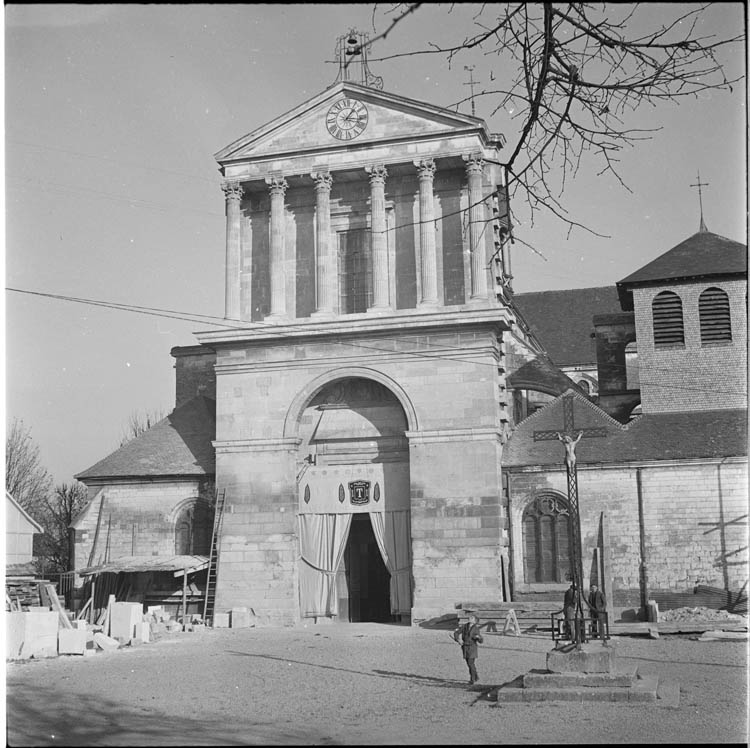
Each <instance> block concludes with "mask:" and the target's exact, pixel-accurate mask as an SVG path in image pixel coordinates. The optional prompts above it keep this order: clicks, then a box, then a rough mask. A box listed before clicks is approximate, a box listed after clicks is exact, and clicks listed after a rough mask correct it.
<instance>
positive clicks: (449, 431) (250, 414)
mask: <svg viewBox="0 0 750 748" xmlns="http://www.w3.org/2000/svg"><path fill="white" fill-rule="evenodd" d="M342 339H343V340H346V339H347V338H346V337H345V336H343V337H341V338H339V339H338V340H325V339H324V340H316V339H309V338H308V339H304V338H303V339H301V340H298V341H293V340H289V339H288V338H281V339H279V340H277V341H275V342H274V343H273V344H271V343H268V344H264V345H253V344H252V343H244V344H243V343H237V344H236V345H234V346H233V347H231V348H229V347H227V348H219V349H218V359H217V366H216V371H217V385H218V387H217V389H218V393H217V395H218V396H217V442H216V446H217V482H218V485H219V487H220V488H225V489H226V491H227V494H226V495H227V504H228V505H230V506H231V510H228V512H227V513H226V514H225V520H224V529H223V533H222V544H221V556H220V561H219V583H218V589H217V609H219V610H221V609H223V608H229V607H235V606H238V605H246V606H248V607H250V608H253V610H254V611H255V613H256V614H257V615H258V616H259V617H261V619H266V620H268V621H272V622H280V623H289V622H292V621H294V620H296V619H297V618H298V615H299V612H298V595H297V554H298V539H297V527H296V518H295V507H296V502H297V486H296V475H297V473H298V472H299V470H300V469H301V468H302V466H303V463H302V461H301V455H300V454H299V452H298V445H299V443H300V437H299V429H298V419H299V418H300V417H301V415H302V413H303V412H304V410H305V406H306V404H307V403H309V402H310V400H311V399H312V398H313V397H314V396H315V394H316V393H317V392H319V391H320V390H321V388H323V387H324V386H326V385H327V384H329V383H330V382H333V381H336V380H338V379H343V378H347V377H355V378H363V379H371V380H374V381H377V382H379V383H380V384H381V385H383V386H384V387H386V388H388V389H389V390H390V391H391V392H392V393H393V394H394V395H395V396H396V398H397V399H398V401H399V403H400V404H401V407H402V408H403V410H404V413H405V416H406V421H407V423H408V428H409V430H408V431H407V432H406V437H407V439H408V441H409V455H410V480H411V489H410V492H411V502H412V504H411V507H412V538H413V557H414V559H413V577H414V585H415V589H414V605H413V615H414V617H415V618H419V619H422V618H428V617H431V616H433V615H442V614H444V613H446V612H449V611H450V610H452V609H453V605H454V604H455V603H456V602H460V601H461V600H465V599H466V597H467V595H469V596H473V597H480V598H482V599H495V598H497V597H498V596H500V595H502V575H501V557H502V554H503V553H504V552H505V548H506V546H507V532H506V529H505V521H504V517H503V509H502V506H501V491H500V452H501V441H500V433H501V422H500V415H499V404H498V403H499V389H500V382H501V375H500V373H499V372H498V366H497V362H498V360H499V358H500V352H499V343H498V329H497V327H496V325H495V324H494V323H491V324H486V323H485V324H483V325H476V326H473V327H472V326H467V325H462V326H461V327H460V329H455V330H453V329H450V327H449V324H448V323H447V322H446V324H444V325H441V326H438V327H435V328H431V329H427V330H421V331H419V332H411V333H410V332H408V329H407V330H404V332H401V333H400V334H399V335H397V336H391V337H388V338H387V339H386V340H383V339H382V338H381V336H380V335H379V334H377V333H375V334H373V335H371V336H359V337H356V338H354V339H353V340H356V342H357V343H359V344H362V346H363V347H362V348H358V346H357V345H353V346H349V347H344V346H343V345H342V343H341V342H340V340H342ZM443 348H444V349H446V350H450V351H452V355H451V357H447V356H441V357H435V356H434V355H430V356H425V357H420V356H418V355H413V354H414V353H415V352H417V353H418V352H420V351H429V352H430V353H435V352H439V351H440V350H441V349H443ZM373 350H379V351H381V353H379V354H378V353H373ZM363 351H364V352H363ZM457 351H460V352H459V353H457ZM457 382H460V383H461V386H460V387H456V383H457Z"/></svg>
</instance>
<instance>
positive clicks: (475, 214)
mask: <svg viewBox="0 0 750 748" xmlns="http://www.w3.org/2000/svg"><path fill="white" fill-rule="evenodd" d="M463 158H464V161H466V174H467V177H468V182H469V246H470V250H471V300H472V301H473V300H478V299H486V298H487V267H486V265H487V259H486V252H485V251H484V242H483V238H484V233H483V229H484V226H485V220H484V219H485V209H484V203H482V202H481V200H482V171H483V169H484V159H483V158H482V156H481V155H480V154H478V153H472V154H471V155H468V156H464V157H463Z"/></svg>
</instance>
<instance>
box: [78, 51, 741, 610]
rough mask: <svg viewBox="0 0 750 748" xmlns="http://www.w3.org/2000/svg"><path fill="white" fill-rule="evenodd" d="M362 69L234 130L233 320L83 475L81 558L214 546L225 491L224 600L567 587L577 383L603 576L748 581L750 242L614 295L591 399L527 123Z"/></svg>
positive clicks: (433, 602) (445, 601) (437, 600)
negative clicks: (547, 228) (531, 239)
mask: <svg viewBox="0 0 750 748" xmlns="http://www.w3.org/2000/svg"><path fill="white" fill-rule="evenodd" d="M342 44H346V39H342ZM342 49H343V47H342ZM342 70H343V71H346V68H344V67H343V66H342ZM362 70H363V71H364V72H363V74H362V75H361V77H360V79H359V81H355V80H353V79H350V77H349V76H347V75H343V76H341V79H340V80H338V81H337V82H336V83H334V84H333V85H332V86H330V87H329V88H327V89H325V90H324V91H322V92H321V93H320V94H318V95H317V96H314V97H313V98H311V99H309V100H308V101H305V102H304V103H302V104H300V105H299V106H298V107H296V108H295V109H293V110H292V111H290V112H288V113H286V114H284V115H282V116H280V117H278V118H277V119H275V120H273V121H272V122H270V123H268V124H267V125H264V126H263V127H261V128H259V129H257V130H255V131H253V132H251V133H249V134H248V135H245V136H243V137H241V138H239V139H238V140H237V141H235V142H234V143H232V144H230V145H229V146H227V147H226V148H224V149H222V150H221V151H219V153H218V154H216V159H217V161H218V164H219V167H220V170H221V174H222V177H223V180H224V181H223V189H224V193H225V196H226V247H225V257H224V258H223V260H224V262H225V267H226V283H225V288H224V297H225V314H224V316H225V320H226V325H225V327H223V328H221V329H214V330H211V331H205V332H196V339H197V344H196V345H194V346H188V347H180V348H175V349H173V350H172V355H173V357H174V359H175V372H176V402H175V409H174V411H173V412H172V413H171V414H170V415H169V416H168V417H167V418H165V419H164V420H163V421H162V422H160V423H159V424H157V425H156V426H154V427H153V428H151V429H150V430H149V431H147V432H145V433H144V434H143V435H141V436H140V437H138V438H137V439H135V440H134V441H132V442H130V443H128V444H126V445H125V446H124V447H122V448H121V449H119V450H117V451H116V452H114V453H113V454H111V455H109V456H107V457H105V458H104V459H103V460H101V461H100V462H98V463H97V464H95V465H93V466H92V467H91V468H89V469H88V470H85V471H83V472H82V473H80V474H79V475H78V476H77V478H78V479H79V480H81V481H83V482H84V483H85V484H86V485H87V486H88V487H89V492H90V501H89V503H88V505H87V506H86V508H85V509H84V510H83V512H82V513H81V515H79V517H78V518H77V519H76V521H75V522H74V524H73V529H74V536H75V563H76V568H77V569H79V570H86V569H88V570H89V571H90V570H91V569H98V570H99V571H106V570H107V569H109V570H112V571H116V570H123V569H127V568H128V567H127V563H128V560H131V561H133V562H134V561H136V560H140V561H143V559H146V560H148V559H149V558H151V559H154V560H162V559H167V558H169V557H179V558H183V557H185V556H187V555H192V556H195V557H198V558H199V559H203V560H205V559H206V557H207V556H208V553H209V545H210V536H211V526H212V521H213V505H214V502H215V499H216V496H217V495H221V496H222V498H223V504H224V510H223V513H222V525H221V532H220V536H219V538H218V566H217V569H216V570H217V586H216V598H215V610H216V611H222V612H223V611H228V610H230V609H233V608H237V607H241V606H246V607H248V608H251V609H252V610H253V611H254V613H255V614H256V615H257V616H258V618H259V620H261V621H263V622H267V623H272V624H290V623H294V622H297V621H300V620H302V619H312V620H321V619H330V618H335V619H338V620H351V621H388V620H394V619H396V620H402V621H409V620H410V621H411V622H412V623H418V622H420V621H424V620H427V619H430V618H434V617H438V616H441V615H445V614H446V613H450V612H452V611H453V610H454V605H455V604H456V603H458V602H461V601H467V600H474V601H509V600H512V599H514V598H515V597H518V596H523V595H537V596H539V595H541V596H542V597H544V596H545V595H546V596H549V597H550V598H552V599H557V598H559V597H560V596H561V594H562V593H561V590H562V589H564V588H565V586H566V585H565V582H564V574H565V570H566V568H567V565H568V563H569V561H568V558H569V542H568V536H567V529H566V528H567V524H566V517H567V498H566V495H565V490H564V486H565V468H564V463H563V460H562V458H563V450H562V447H561V445H560V444H559V443H558V442H557V441H538V442H537V441H535V439H534V431H535V430H536V431H541V430H548V431H549V430H550V429H552V430H555V429H557V430H563V428H564V426H563V416H564V415H565V414H564V413H563V410H565V409H567V410H566V413H567V414H568V416H572V418H573V423H574V426H575V428H578V427H580V428H588V427H590V426H591V427H596V428H598V429H604V430H606V436H605V437H603V438H599V439H594V438H591V439H588V438H586V439H583V440H582V441H581V443H580V444H579V445H578V449H579V463H580V464H579V471H580V472H579V475H580V479H579V480H580V507H581V521H582V530H583V532H582V536H583V547H584V559H585V561H586V574H587V576H588V575H589V574H592V575H593V574H596V575H597V578H598V579H600V580H601V581H602V582H603V586H604V587H605V588H606V590H607V592H608V594H609V595H610V599H612V600H613V602H614V603H615V604H620V605H622V606H626V605H635V606H636V607H637V606H638V605H639V603H640V602H642V598H643V596H644V593H645V592H646V591H647V590H648V593H647V594H648V595H650V594H651V592H650V590H653V589H657V588H658V589H659V590H662V589H663V590H673V591H683V590H685V589H688V588H690V587H692V585H693V584H694V583H695V581H696V580H703V581H704V582H706V583H710V584H716V585H719V586H723V587H724V588H726V589H727V590H739V589H741V588H744V585H745V584H746V581H747V567H746V551H745V550H742V546H743V545H745V544H744V543H743V542H741V541H742V536H743V534H744V530H743V529H742V528H743V527H744V525H743V524H742V523H743V522H746V517H747V494H746V485H745V484H746V465H747V460H746V410H745V409H746V386H745V369H746V346H747V341H746V326H747V323H746V307H745V299H746V296H745V294H746V284H747V265H746V259H745V247H744V246H743V245H739V244H737V243H736V242H730V241H729V240H725V239H722V238H721V237H718V236H716V235H713V234H709V233H708V232H702V233H701V234H697V235H695V236H694V237H691V238H690V239H688V240H687V241H686V242H685V243H683V244H685V245H688V246H685V247H683V245H680V246H679V247H677V248H675V249H674V250H672V251H671V252H667V253H666V254H665V255H662V256H661V257H660V258H658V259H657V260H655V261H654V262H653V263H651V265H647V266H646V267H645V268H643V269H641V270H640V271H636V272H635V273H634V274H633V275H632V276H630V277H629V278H626V279H625V280H623V281H621V282H620V283H619V284H618V285H617V292H618V294H619V299H620V302H621V308H620V309H613V310H612V313H611V314H604V315H602V314H601V313H600V310H599V311H598V312H597V316H596V317H592V318H591V320H590V321H591V325H592V326H591V331H592V334H595V336H596V338H595V339H596V352H597V356H598V392H597V394H596V396H595V397H594V396H592V395H591V393H590V391H588V390H585V389H583V388H581V386H580V385H578V384H576V382H575V381H574V380H573V379H571V378H570V377H569V376H568V374H566V373H565V372H564V371H563V370H562V369H561V368H560V367H559V366H558V365H556V364H557V362H555V361H553V359H552V358H551V357H550V355H549V354H548V352H547V350H546V348H545V345H544V340H543V338H542V337H540V333H539V332H538V331H539V330H541V329H543V328H544V325H543V324H542V323H540V322H539V320H529V319H525V318H524V315H523V314H522V313H521V312H520V309H519V306H517V305H516V303H515V302H514V295H513V290H512V273H511V268H510V251H509V249H510V244H511V232H510V224H509V215H508V207H507V201H506V199H505V195H506V191H505V171H504V168H503V165H502V164H503V142H504V139H503V137H502V136H501V135H498V134H494V133H491V132H489V131H488V130H487V127H486V125H485V124H484V122H482V121H481V120H479V119H477V118H475V117H472V116H468V115H465V114H460V113H457V112H454V111H450V110H447V109H443V108H440V107H436V106H433V105H431V104H427V103H424V102H419V101H414V100H411V99H407V98H404V97H402V96H399V95H396V94H392V93H387V92H385V91H383V90H381V88H380V87H379V85H377V83H378V82H377V80H373V79H372V77H371V76H370V75H369V71H367V70H366V68H365V67H364V66H363V67H362ZM351 77H352V78H353V77H356V76H351ZM218 292H220V290H219V289H217V293H218ZM571 293H575V292H574V291H573V292H571ZM535 330H536V331H535ZM717 330H718V332H717ZM727 330H728V331H729V332H727ZM636 340H637V345H638V363H639V366H640V388H639V389H633V388H630V389H628V387H627V384H628V383H627V382H626V381H625V379H626V378H625V376H624V371H625V368H624V367H625V347H626V346H627V345H628V344H629V343H631V342H633V341H636ZM647 373H648V376H647ZM685 383H692V384H693V385H695V384H696V383H697V384H698V385H699V387H697V388H691V387H692V385H690V384H685ZM534 393H537V394H541V395H543V396H545V400H544V401H543V402H546V403H547V404H543V403H542V404H543V407H541V408H540V409H537V410H535V411H533V409H530V408H528V403H529V402H532V401H534V397H533V396H534ZM638 404H640V405H641V406H642V413H641V415H638V416H636V417H635V418H634V419H633V420H630V419H631V414H632V411H633V408H635V407H636V406H637V405H638ZM571 408H572V410H571ZM532 411H533V412H532ZM529 413H530V415H529ZM527 416H528V417H527ZM102 518H104V519H102ZM105 524H106V542H104V541H103V538H104V536H105V530H104V525H105ZM97 537H98V540H97ZM197 563H198V565H197V566H196V567H195V568H200V566H201V565H200V563H199V562H197ZM592 564H593V565H592ZM204 565H205V564H204ZM646 567H648V569H647V570H648V574H647V580H646ZM131 568H134V567H131ZM141 568H148V564H146V565H145V566H142V567H141ZM177 568H179V567H177ZM204 581H205V580H201V579H200V578H198V582H197V586H196V588H195V590H194V591H195V596H196V597H200V595H201V594H202V588H201V584H202V583H204ZM131 590H132V592H133V593H137V592H139V591H140V592H141V593H143V599H144V602H145V601H146V599H147V598H148V594H147V590H145V589H143V587H141V588H139V587H138V584H135V586H133V587H131Z"/></svg>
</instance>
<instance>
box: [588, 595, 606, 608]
mask: <svg viewBox="0 0 750 748" xmlns="http://www.w3.org/2000/svg"><path fill="white" fill-rule="evenodd" d="M588 603H589V607H590V608H591V612H592V613H604V612H605V611H606V610H607V598H606V597H604V593H603V592H602V591H601V590H597V591H596V592H590V593H589V600H588Z"/></svg>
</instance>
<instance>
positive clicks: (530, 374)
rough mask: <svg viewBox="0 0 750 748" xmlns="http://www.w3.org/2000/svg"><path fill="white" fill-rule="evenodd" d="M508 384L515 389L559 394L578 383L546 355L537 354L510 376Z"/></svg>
mask: <svg viewBox="0 0 750 748" xmlns="http://www.w3.org/2000/svg"><path fill="white" fill-rule="evenodd" d="M508 386H509V387H512V388H513V389H524V390H526V389H530V390H539V391H540V392H547V393H548V394H550V395H559V394H560V393H562V392H565V391H566V390H568V389H570V388H571V387H576V388H577V387H578V385H577V384H576V383H575V382H574V381H573V380H572V379H571V378H570V377H569V376H568V375H567V374H564V373H563V372H561V371H560V369H558V368H557V367H556V366H555V365H554V364H553V363H552V362H551V361H550V360H549V359H548V358H546V357H545V356H536V357H535V358H532V359H531V361H527V362H526V363H525V364H524V365H523V366H519V367H518V369H516V370H515V371H513V372H512V373H511V374H510V375H509V376H508Z"/></svg>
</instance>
